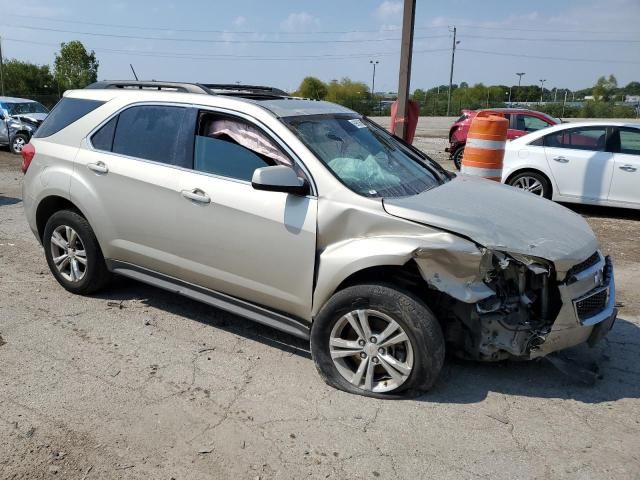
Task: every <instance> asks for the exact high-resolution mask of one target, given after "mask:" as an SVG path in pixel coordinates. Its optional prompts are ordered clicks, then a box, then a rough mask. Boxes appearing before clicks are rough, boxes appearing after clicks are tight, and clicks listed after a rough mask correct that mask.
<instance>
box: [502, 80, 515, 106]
mask: <svg viewBox="0 0 640 480" xmlns="http://www.w3.org/2000/svg"><path fill="white" fill-rule="evenodd" d="M512 89H513V85H512V86H510V87H509V106H511V90H512ZM504 94H505V95H506V94H507V92H504Z"/></svg>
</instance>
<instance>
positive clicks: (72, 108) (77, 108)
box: [33, 97, 104, 138]
mask: <svg viewBox="0 0 640 480" xmlns="http://www.w3.org/2000/svg"><path fill="white" fill-rule="evenodd" d="M103 104H104V102H100V101H98V100H86V99H83V98H69V97H64V98H63V99H62V100H60V101H59V102H58V103H57V104H56V106H55V107H53V110H51V113H49V115H48V116H47V118H46V119H45V120H44V122H42V125H40V128H38V130H36V133H35V134H34V135H33V136H34V138H45V137H50V136H51V135H53V134H54V133H58V132H59V131H60V130H62V129H63V128H67V127H68V126H69V125H71V124H72V123H73V122H75V121H77V120H79V119H80V118H82V117H84V116H85V115H86V114H88V113H90V112H92V111H93V110H95V109H96V108H98V107H99V106H100V105H103Z"/></svg>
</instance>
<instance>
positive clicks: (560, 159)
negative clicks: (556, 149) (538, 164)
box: [553, 157, 569, 163]
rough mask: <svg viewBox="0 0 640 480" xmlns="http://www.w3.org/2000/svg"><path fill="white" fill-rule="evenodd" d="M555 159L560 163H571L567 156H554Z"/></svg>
mask: <svg viewBox="0 0 640 480" xmlns="http://www.w3.org/2000/svg"><path fill="white" fill-rule="evenodd" d="M553 159H554V160H555V161H556V162H558V163H569V159H568V158H566V157H553Z"/></svg>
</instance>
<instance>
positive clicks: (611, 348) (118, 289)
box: [94, 277, 640, 404]
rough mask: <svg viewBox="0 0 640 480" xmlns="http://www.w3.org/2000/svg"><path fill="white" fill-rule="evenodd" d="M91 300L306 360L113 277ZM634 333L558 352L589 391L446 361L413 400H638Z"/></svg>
mask: <svg viewBox="0 0 640 480" xmlns="http://www.w3.org/2000/svg"><path fill="white" fill-rule="evenodd" d="M94 298H100V299H104V300H106V301H108V302H126V301H137V302H140V303H142V304H144V305H145V306H149V307H153V308H157V309H159V310H162V311H165V312H167V313H169V314H173V315H177V316H180V317H183V318H185V319H187V320H194V321H197V322H200V323H202V324H205V325H209V326H212V327H215V328H219V329H222V330H224V331H226V332H229V333H232V334H234V335H238V336H241V337H245V338H247V339H250V340H253V341H256V342H260V343H262V344H264V345H267V346H269V347H273V348H278V349H280V350H283V351H285V352H287V353H290V354H294V355H298V356H300V357H303V358H306V359H309V360H310V359H311V352H310V350H309V342H308V341H305V340H303V339H300V338H297V337H294V336H292V335H289V334H287V333H284V332H280V331H278V330H275V329H273V328H270V327H267V326H263V325H260V324H258V323H255V322H252V321H251V320H248V319H244V318H242V317H239V316H237V315H233V314H231V313H228V312H225V311H223V310H220V309H217V308H214V307H210V306H208V305H206V304H204V303H201V302H197V301H195V300H191V299H189V298H186V297H183V296H181V295H178V294H175V293H171V292H167V291H165V290H161V289H159V288H156V287H152V286H148V285H145V284H143V283H140V282H136V281H134V280H131V279H128V278H124V277H116V278H115V279H114V281H113V282H112V284H111V286H110V287H109V288H108V289H106V290H105V291H103V292H101V293H100V294H98V295H95V296H94ZM639 354H640V328H639V326H638V325H636V324H634V323H632V322H629V321H626V320H623V319H618V320H617V321H616V324H615V325H614V328H613V330H612V331H611V332H610V333H609V336H608V338H607V339H606V340H604V341H603V342H601V344H599V345H597V346H596V347H595V348H589V347H587V346H586V345H581V346H578V347H575V348H573V349H569V350H567V351H565V352H563V354H562V356H563V357H566V358H569V359H570V360H571V361H573V362H574V363H575V364H576V365H579V366H581V367H582V368H586V369H589V370H596V371H597V372H598V374H599V378H598V379H597V380H596V381H595V384H593V385H585V384H583V383H580V382H579V381H578V380H577V379H576V378H575V377H572V376H568V375H566V374H564V373H562V372H560V371H559V370H558V369H557V368H556V367H554V366H553V365H552V364H551V363H550V362H549V361H548V360H546V359H540V360H536V361H528V362H517V361H506V362H499V363H482V362H474V361H464V360H459V359H456V358H454V357H453V356H448V357H447V359H446V361H445V364H444V367H443V370H442V373H441V375H440V379H439V380H438V382H437V383H436V385H435V386H434V387H433V388H432V389H431V390H430V391H429V392H427V393H426V394H424V395H422V396H421V397H419V398H418V400H419V401H423V402H428V403H460V404H471V403H480V402H483V401H484V400H486V398H487V396H488V395H489V394H490V393H491V392H494V393H502V394H505V395H516V396H524V397H537V398H561V399H573V400H576V401H579V402H583V403H601V402H610V401H615V400H619V399H623V398H640V369H639V368H638V361H637V359H638V355H639Z"/></svg>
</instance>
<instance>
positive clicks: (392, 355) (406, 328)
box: [311, 284, 445, 398]
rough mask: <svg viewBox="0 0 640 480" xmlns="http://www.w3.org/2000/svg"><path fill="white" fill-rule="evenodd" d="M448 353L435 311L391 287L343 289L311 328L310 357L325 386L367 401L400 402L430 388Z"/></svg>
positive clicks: (369, 286) (375, 285)
mask: <svg viewBox="0 0 640 480" xmlns="http://www.w3.org/2000/svg"><path fill="white" fill-rule="evenodd" d="M363 319H365V320H366V322H363ZM365 325H367V326H368V327H367V326H365ZM396 326H397V328H396ZM367 329H368V331H367ZM385 334H386V335H385ZM366 337H368V338H366ZM444 353H445V344H444V338H443V335H442V330H441V329H440V325H439V324H438V321H437V320H436V318H435V316H434V315H433V313H432V312H431V310H429V308H428V307H427V306H426V305H425V304H424V303H423V302H422V301H420V300H419V299H418V298H416V297H414V296H413V295H411V294H409V293H407V292H403V291H400V290H398V289H396V288H394V287H393V286H391V285H384V284H369V285H356V286H353V287H348V288H345V289H344V290H341V291H340V292H338V293H336V294H335V295H334V296H333V297H331V299H330V300H329V301H328V302H327V304H326V305H325V306H324V307H323V308H322V310H321V311H320V313H319V315H318V317H317V318H316V319H315V321H314V322H313V326H312V329H311V354H312V356H313V360H314V362H315V364H316V367H317V369H318V371H319V372H320V375H321V376H322V378H323V379H324V380H325V382H326V383H327V384H329V385H331V386H332V387H335V388H337V389H340V390H344V391H345V392H349V393H355V394H358V395H365V396H368V397H375V398H400V397H402V396H404V397H407V396H416V395H419V394H420V393H422V392H424V391H426V390H428V389H429V388H431V387H432V386H433V384H434V383H435V381H436V379H437V378H438V374H439V373H440V370H441V369H442V364H443V362H444Z"/></svg>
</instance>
